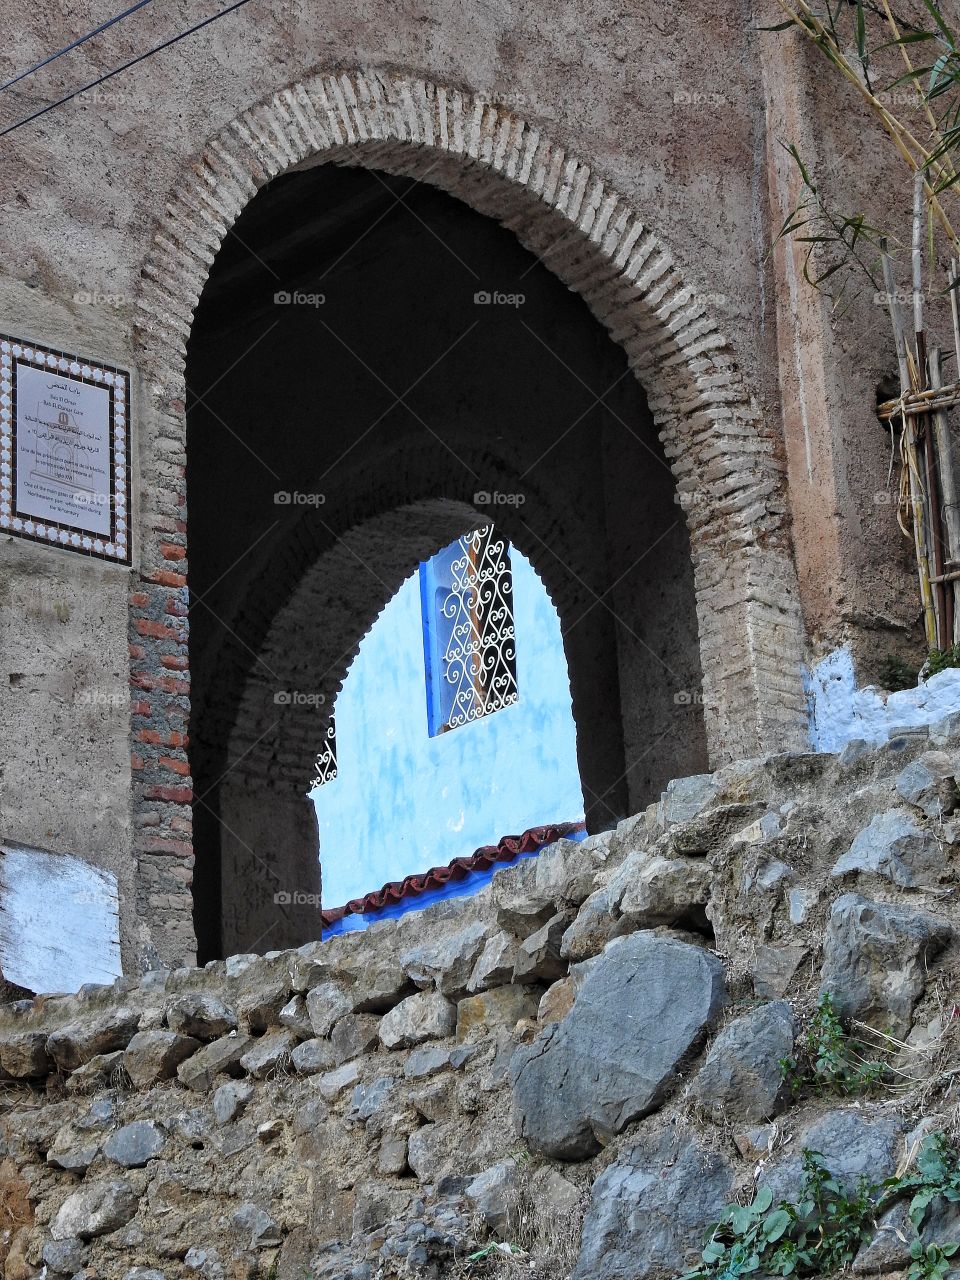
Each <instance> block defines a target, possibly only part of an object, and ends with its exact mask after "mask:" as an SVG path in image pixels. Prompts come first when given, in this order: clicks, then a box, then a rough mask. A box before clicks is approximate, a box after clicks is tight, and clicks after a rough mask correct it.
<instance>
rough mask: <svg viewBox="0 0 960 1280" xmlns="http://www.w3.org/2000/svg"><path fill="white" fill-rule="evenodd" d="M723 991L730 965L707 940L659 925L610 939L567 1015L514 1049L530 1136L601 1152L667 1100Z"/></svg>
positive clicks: (544, 1147) (541, 1143) (517, 1089)
mask: <svg viewBox="0 0 960 1280" xmlns="http://www.w3.org/2000/svg"><path fill="white" fill-rule="evenodd" d="M723 999H724V986H723V966H722V965H721V963H720V961H719V960H718V959H717V958H716V956H714V955H712V954H711V953H710V952H709V951H706V950H705V949H704V948H703V947H698V946H694V945H692V944H691V943H688V942H683V941H681V940H680V939H678V938H673V937H665V936H662V935H659V934H655V933H637V934H633V935H631V936H630V937H628V938H624V939H622V940H620V941H618V942H615V943H614V944H612V945H611V946H609V947H608V948H607V950H606V951H605V952H604V953H603V955H602V956H600V957H598V958H597V960H596V961H594V963H593V964H592V965H591V967H590V970H589V972H588V974H587V977H586V979H585V981H584V982H583V985H582V987H581V988H580V990H579V992H578V995H577V999H576V1003H575V1004H574V1006H573V1008H572V1009H571V1011H570V1013H569V1014H568V1015H567V1017H566V1018H565V1019H564V1020H563V1021H562V1022H555V1023H551V1024H550V1025H549V1026H548V1027H547V1028H546V1030H545V1031H544V1032H543V1033H542V1034H541V1035H540V1036H538V1037H537V1039H536V1040H535V1041H534V1042H533V1043H532V1044H529V1045H521V1047H520V1048H519V1049H517V1051H516V1053H515V1054H514V1057H513V1060H512V1062H511V1064H510V1080H511V1085H512V1087H513V1100H514V1106H515V1108H516V1112H517V1115H518V1118H519V1121H520V1128H521V1132H522V1134H523V1136H524V1138H526V1140H527V1142H528V1143H529V1144H530V1146H531V1147H532V1148H533V1149H534V1150H535V1151H537V1152H540V1153H542V1154H544V1155H548V1156H552V1157H554V1158H557V1159H561V1160H577V1159H583V1158H585V1157H587V1156H590V1155H592V1154H594V1153H595V1152H596V1151H598V1150H599V1149H600V1147H601V1146H602V1145H603V1142H605V1141H606V1140H608V1139H609V1138H610V1137H612V1136H613V1135H614V1134H616V1133H620V1132H621V1131H622V1130H623V1129H624V1128H625V1127H626V1126H627V1125H628V1124H630V1123H631V1121H633V1120H636V1119H638V1118H639V1117H641V1116H643V1115H646V1114H647V1113H648V1112H650V1111H652V1110H653V1109H654V1107H656V1106H657V1105H658V1104H659V1103H660V1102H661V1101H662V1099H663V1097H664V1095H665V1094H666V1092H667V1090H668V1089H669V1088H670V1086H671V1084H672V1083H673V1082H674V1081H675V1079H676V1072H677V1068H678V1066H679V1065H680V1064H681V1062H682V1061H683V1060H684V1058H685V1057H686V1056H687V1055H688V1054H689V1053H690V1051H691V1050H692V1049H693V1048H695V1047H696V1046H697V1045H698V1044H699V1043H700V1042H701V1041H702V1039H703V1037H704V1036H705V1034H706V1032H707V1030H708V1029H709V1027H710V1026H711V1025H712V1024H713V1022H714V1021H715V1019H716V1017H717V1014H718V1013H719V1011H720V1009H721V1007H722V1004H723Z"/></svg>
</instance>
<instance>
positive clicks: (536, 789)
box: [311, 547, 583, 908]
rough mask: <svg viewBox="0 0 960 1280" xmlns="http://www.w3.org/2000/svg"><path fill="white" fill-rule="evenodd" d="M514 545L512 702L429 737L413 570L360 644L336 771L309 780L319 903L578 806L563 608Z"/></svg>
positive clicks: (348, 683) (343, 709) (564, 815)
mask: <svg viewBox="0 0 960 1280" xmlns="http://www.w3.org/2000/svg"><path fill="white" fill-rule="evenodd" d="M510 556H511V563H512V567H513V608H514V620H515V624H516V630H517V683H518V687H519V690H520V700H519V701H518V702H517V703H516V704H515V705H513V706H510V707H505V708H504V709H503V710H502V711H497V712H495V713H494V714H493V715H491V716H487V717H485V718H484V719H483V720H478V721H476V722H475V723H473V724H467V725H463V726H461V727H460V728H457V729H453V730H451V731H450V732H449V733H444V734H441V735H440V736H439V737H435V738H431V737H429V736H428V733H427V700H426V690H425V678H424V665H423V630H422V617H421V607H420V585H419V581H418V575H417V574H416V573H414V574H413V575H412V576H411V577H410V578H408V579H407V581H406V582H405V583H404V584H403V586H402V587H401V588H400V590H399V591H398V592H397V594H396V595H395V596H394V598H393V599H392V600H391V601H390V603H389V604H388V605H387V607H386V608H385V609H384V611H383V613H382V614H381V615H380V617H379V618H378V619H377V621H376V623H375V625H374V626H373V628H372V629H371V631H370V634H369V635H368V636H367V637H366V638H365V640H364V641H363V643H362V644H361V646H360V652H359V653H358V655H357V657H356V659H355V661H354V663H353V666H352V667H351V668H350V671H349V674H348V675H347V679H346V680H345V682H344V686H343V689H342V690H341V692H340V695H339V697H338V698H337V703H336V708H335V711H336V723H337V761H338V776H337V777H336V778H334V779H333V781H332V782H328V783H326V784H325V785H324V786H322V787H317V788H315V789H314V790H313V791H312V792H311V798H312V799H313V802H314V804H315V806H316V810H317V819H318V822H319V827H320V861H321V863H322V865H323V903H324V906H325V907H327V908H329V907H335V906H340V905H342V904H343V903H344V902H347V901H349V899H351V898H356V897H359V896H360V895H361V894H364V893H367V892H369V891H370V890H372V889H379V888H380V886H381V885H383V884H384V883H386V882H387V881H388V880H400V879H402V878H403V877H404V876H405V875H410V874H412V873H414V872H420V871H426V870H427V869H428V868H430V867H432V866H438V865H441V864H443V863H447V862H450V861H451V860H452V859H453V858H458V857H463V856H464V855H466V854H470V853H473V851H474V849H476V848H478V847H479V846H480V845H483V844H495V843H496V842H497V840H499V839H500V837H501V836H504V835H514V834H516V833H518V832H520V831H523V830H525V829H526V828H527V827H533V826H537V825H539V824H541V823H546V822H570V821H576V820H577V819H579V818H582V817H583V793H582V791H581V788H580V778H579V774H578V772H577V755H576V732H575V728H574V723H573V713H572V710H571V706H570V684H569V677H568V674H567V664H566V659H565V658H564V654H563V643H562V640H561V636H560V620H559V618H558V617H557V613H556V610H555V609H554V607H553V604H552V603H551V601H550V598H549V596H548V595H547V593H546V591H545V590H544V587H543V584H542V583H541V582H540V579H539V578H538V577H537V575H536V573H535V572H534V570H533V568H532V567H531V565H530V563H529V561H527V560H526V559H524V557H523V556H522V555H521V554H520V553H519V552H518V551H517V550H516V548H515V547H511V549H510Z"/></svg>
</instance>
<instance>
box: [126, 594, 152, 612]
mask: <svg viewBox="0 0 960 1280" xmlns="http://www.w3.org/2000/svg"><path fill="white" fill-rule="evenodd" d="M130 603H131V604H132V605H133V607H134V608H135V609H142V608H143V607H144V606H145V605H148V604H149V603H150V595H149V593H148V592H146V591H134V592H133V593H132V594H131V596H130Z"/></svg>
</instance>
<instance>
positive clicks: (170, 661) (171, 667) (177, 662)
mask: <svg viewBox="0 0 960 1280" xmlns="http://www.w3.org/2000/svg"><path fill="white" fill-rule="evenodd" d="M160 665H161V667H166V668H167V670H168V671H186V670H187V669H188V668H189V666H190V659H189V658H182V657H177V656H174V655H172V654H167V653H165V654H164V655H163V656H162V657H161V659H160Z"/></svg>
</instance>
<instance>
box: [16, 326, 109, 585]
mask: <svg viewBox="0 0 960 1280" xmlns="http://www.w3.org/2000/svg"><path fill="white" fill-rule="evenodd" d="M129 454H130V375H129V374H128V373H126V372H125V371H124V370H122V369H114V368H112V367H111V366H110V365H105V364H97V363H95V362H93V361H89V360H83V359H81V358H80V357H79V356H71V355H67V354H66V353H65V352H62V351H53V350H51V349H50V348H49V347H38V346H37V345H36V344H35V343H30V342H26V341H23V340H20V339H17V338H9V337H5V336H3V335H0V530H5V531H7V532H9V533H13V534H16V535H17V536H18V537H21V538H30V539H32V540H33V541H34V542H45V543H47V544H48V545H55V546H59V547H65V548H66V549H67V550H69V551H76V552H79V553H80V554H81V555H88V556H96V557H98V558H99V559H101V560H115V561H118V562H119V563H121V564H129V563H130V524H129V520H130V471H129V467H128V459H129Z"/></svg>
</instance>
